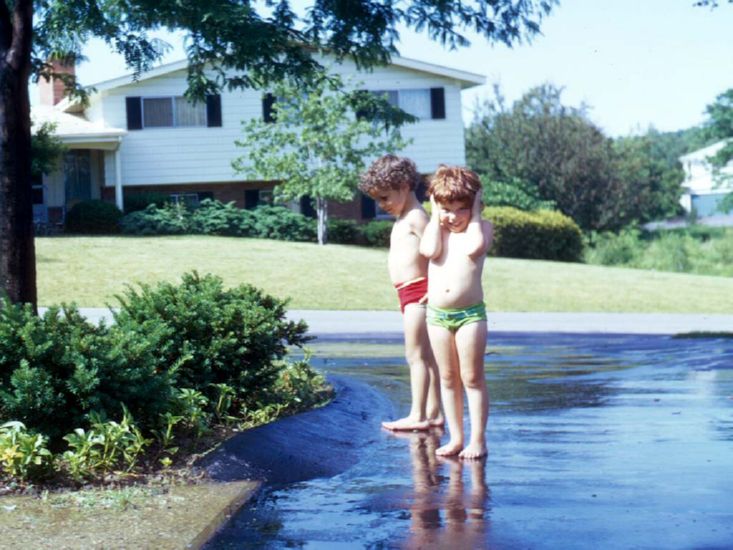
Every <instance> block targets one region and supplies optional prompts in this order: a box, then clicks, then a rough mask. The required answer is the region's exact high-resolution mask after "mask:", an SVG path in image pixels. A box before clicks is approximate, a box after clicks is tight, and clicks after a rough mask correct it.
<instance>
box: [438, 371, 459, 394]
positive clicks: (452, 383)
mask: <svg viewBox="0 0 733 550" xmlns="http://www.w3.org/2000/svg"><path fill="white" fill-rule="evenodd" d="M458 382H459V381H458V378H457V376H456V375H455V374H454V373H452V372H451V373H441V374H440V385H441V386H444V387H445V388H447V389H449V390H452V389H455V388H456V387H457V386H458Z"/></svg>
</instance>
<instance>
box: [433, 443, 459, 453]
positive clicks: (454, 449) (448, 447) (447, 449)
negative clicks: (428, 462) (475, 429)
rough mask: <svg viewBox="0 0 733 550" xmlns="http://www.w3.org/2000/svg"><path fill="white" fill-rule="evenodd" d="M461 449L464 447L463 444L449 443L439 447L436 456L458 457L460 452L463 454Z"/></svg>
mask: <svg viewBox="0 0 733 550" xmlns="http://www.w3.org/2000/svg"><path fill="white" fill-rule="evenodd" d="M461 447H463V443H462V442H459V441H455V442H454V441H449V442H448V443H446V444H445V445H443V446H442V447H438V449H436V451H435V454H436V455H438V456H452V455H456V454H458V453H459V452H461Z"/></svg>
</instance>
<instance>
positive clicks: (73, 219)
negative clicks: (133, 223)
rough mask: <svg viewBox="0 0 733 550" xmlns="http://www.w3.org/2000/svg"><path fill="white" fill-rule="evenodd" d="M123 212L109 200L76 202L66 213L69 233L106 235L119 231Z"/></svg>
mask: <svg viewBox="0 0 733 550" xmlns="http://www.w3.org/2000/svg"><path fill="white" fill-rule="evenodd" d="M121 218H122V212H121V211H120V209H119V208H117V207H116V206H115V205H114V204H111V203H109V202H104V201H99V200H91V201H81V202H78V203H76V204H75V205H74V206H72V207H71V209H70V210H69V211H68V212H67V214H66V220H65V222H64V230H65V231H66V232H67V233H83V234H95V235H104V234H110V233H119V231H120V227H119V224H120V219H121Z"/></svg>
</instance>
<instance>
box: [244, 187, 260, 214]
mask: <svg viewBox="0 0 733 550" xmlns="http://www.w3.org/2000/svg"><path fill="white" fill-rule="evenodd" d="M259 203H260V190H259V189H245V190H244V207H245V208H246V209H247V210H250V209H252V208H257V205H258V204H259Z"/></svg>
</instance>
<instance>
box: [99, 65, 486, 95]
mask: <svg viewBox="0 0 733 550" xmlns="http://www.w3.org/2000/svg"><path fill="white" fill-rule="evenodd" d="M390 65H394V66H396V67H402V68H405V69H411V70H413V71H420V72H424V73H429V74H434V75H438V76H443V77H445V78H451V79H454V80H457V81H459V82H460V84H461V88H462V89H465V88H471V87H473V86H478V85H480V84H485V83H486V77H485V76H483V75H480V74H476V73H470V72H468V71H461V70H458V69H452V68H450V67H443V66H442V65H435V64H433V63H426V62H424V61H418V60H416V59H408V58H406V57H399V56H394V57H393V58H392V62H391V63H390ZM186 67H188V60H187V59H182V60H180V61H174V62H173V63H166V64H165V65H160V66H159V67H155V68H154V69H150V70H149V71H146V72H144V73H142V74H140V75H139V76H138V79H137V81H138V82H139V81H143V80H149V79H151V78H156V77H159V76H163V75H165V74H168V73H172V72H175V71H180V70H183V69H185V68H186ZM134 82H135V79H134V75H133V74H132V73H130V74H126V75H124V76H120V77H118V78H113V79H111V80H104V81H102V82H97V83H96V84H92V85H91V86H93V87H94V88H96V89H97V90H98V91H102V90H110V89H112V88H119V87H120V86H127V85H128V84H132V83H134Z"/></svg>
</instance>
